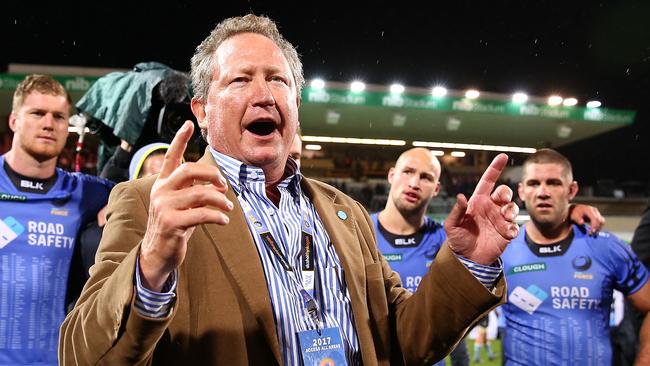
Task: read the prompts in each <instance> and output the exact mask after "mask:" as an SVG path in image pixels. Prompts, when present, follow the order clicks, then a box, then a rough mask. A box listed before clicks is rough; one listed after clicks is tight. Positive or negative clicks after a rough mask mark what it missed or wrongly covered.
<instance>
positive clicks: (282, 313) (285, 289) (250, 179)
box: [211, 149, 361, 365]
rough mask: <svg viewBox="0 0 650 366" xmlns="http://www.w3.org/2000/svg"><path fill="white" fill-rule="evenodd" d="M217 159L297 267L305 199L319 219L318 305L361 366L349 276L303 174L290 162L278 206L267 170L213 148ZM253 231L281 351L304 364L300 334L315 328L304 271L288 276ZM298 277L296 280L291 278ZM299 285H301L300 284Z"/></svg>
mask: <svg viewBox="0 0 650 366" xmlns="http://www.w3.org/2000/svg"><path fill="white" fill-rule="evenodd" d="M211 152H212V155H213V156H214V158H215V160H216V161H217V163H218V164H219V166H220V167H221V169H222V170H223V172H224V175H225V176H226V179H228V181H229V182H230V185H231V186H232V188H233V190H234V193H235V194H236V195H237V196H238V198H239V199H240V200H243V201H245V202H246V203H248V204H249V205H250V206H251V208H252V209H253V210H254V211H255V214H256V215H257V217H258V219H259V220H261V221H263V222H264V224H265V226H266V227H267V229H268V230H269V231H270V232H271V234H272V235H273V237H274V238H275V240H276V242H277V243H278V244H279V245H280V248H281V250H282V251H283V253H284V255H285V257H286V258H287V259H288V260H289V263H290V264H291V266H292V267H293V268H296V269H297V268H301V265H300V258H301V245H300V238H301V234H302V230H301V228H302V226H301V223H302V220H301V212H302V211H301V209H300V196H302V198H303V200H305V202H307V210H308V211H309V213H310V214H311V215H312V217H313V218H314V224H315V229H314V232H313V236H314V254H315V267H316V272H315V284H314V299H315V300H316V302H317V304H318V307H319V313H320V316H321V321H322V322H323V323H324V327H339V328H340V329H341V335H342V336H343V343H344V347H345V353H346V356H347V360H348V364H350V365H357V364H360V363H361V362H360V361H361V355H360V353H359V342H358V339H357V333H356V330H355V328H354V318H353V315H352V305H351V303H350V294H349V292H348V289H347V287H346V286H345V275H344V273H343V269H342V267H341V262H340V261H339V258H338V255H337V254H336V251H335V250H334V246H333V244H332V243H331V242H330V240H329V236H328V235H327V232H326V231H325V228H324V226H323V223H322V221H321V220H320V218H319V217H318V213H317V212H316V210H315V209H314V205H313V204H312V203H311V202H310V201H309V199H308V198H307V197H306V196H305V194H304V193H303V192H302V190H301V188H300V180H301V179H302V176H301V174H300V173H299V172H298V169H297V167H296V164H295V162H294V161H293V160H291V159H290V160H289V163H287V167H286V171H285V176H286V177H287V178H285V179H284V180H283V181H282V182H280V184H278V190H279V191H280V195H281V197H280V202H279V205H278V207H276V206H275V204H273V202H272V201H271V200H270V199H269V198H268V197H267V196H266V186H265V179H264V172H263V171H262V169H260V168H257V167H253V166H248V165H245V164H242V163H241V162H240V161H238V160H235V159H233V158H231V157H229V156H226V155H223V154H220V153H218V152H216V151H214V150H212V149H211ZM248 225H249V230H250V232H251V234H252V236H253V239H254V240H255V245H256V247H257V252H258V253H259V255H260V259H261V261H262V267H263V268H264V274H265V276H266V282H267V285H268V289H269V294H270V296H271V304H272V306H273V314H274V316H275V321H276V334H277V336H278V340H279V343H280V348H281V350H282V356H283V358H284V362H285V365H301V364H302V360H301V356H300V345H299V344H298V336H297V333H298V332H300V331H302V330H307V329H316V324H314V322H313V320H312V319H311V317H309V315H307V312H306V310H307V309H306V307H305V304H304V301H303V298H302V295H301V293H300V290H301V288H302V286H301V285H300V283H302V273H301V271H297V270H294V271H292V272H287V271H286V270H285V268H284V267H283V266H282V265H281V264H280V262H279V261H278V260H277V259H276V257H275V255H274V254H273V253H272V252H271V250H270V249H269V248H268V247H267V246H266V245H265V244H264V242H263V241H262V240H261V238H260V236H259V235H258V234H257V232H256V231H255V228H253V227H251V223H250V222H248ZM292 277H294V278H292ZM296 280H297V281H296Z"/></svg>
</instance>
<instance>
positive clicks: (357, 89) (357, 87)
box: [350, 80, 366, 93]
mask: <svg viewBox="0 0 650 366" xmlns="http://www.w3.org/2000/svg"><path fill="white" fill-rule="evenodd" d="M365 89H366V84H364V83H363V82H362V81H359V80H355V81H353V82H352V83H351V84H350V90H351V91H352V92H353V93H361V92H362V91H364V90H365Z"/></svg>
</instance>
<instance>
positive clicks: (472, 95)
mask: <svg viewBox="0 0 650 366" xmlns="http://www.w3.org/2000/svg"><path fill="white" fill-rule="evenodd" d="M479 95H481V93H479V91H478V90H476V89H470V90H468V91H466V92H465V98H467V99H476V98H478V96H479Z"/></svg>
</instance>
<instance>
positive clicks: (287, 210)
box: [135, 148, 501, 365]
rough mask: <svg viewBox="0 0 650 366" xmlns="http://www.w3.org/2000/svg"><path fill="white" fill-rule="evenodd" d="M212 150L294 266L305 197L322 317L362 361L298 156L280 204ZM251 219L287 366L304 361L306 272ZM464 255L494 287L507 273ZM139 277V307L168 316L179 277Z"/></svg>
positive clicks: (259, 179)
mask: <svg viewBox="0 0 650 366" xmlns="http://www.w3.org/2000/svg"><path fill="white" fill-rule="evenodd" d="M210 151H211V153H212V155H213V157H214V158H215V160H216V162H217V164H218V165H219V167H221V169H222V171H223V173H224V175H225V177H226V179H228V181H229V183H230V185H231V186H232V188H233V190H234V193H235V194H236V195H237V197H238V199H239V200H240V201H241V200H243V201H245V202H246V203H248V205H250V207H251V208H252V209H253V210H254V211H255V214H256V216H257V218H258V219H259V220H261V221H263V223H264V225H265V226H266V227H267V229H269V231H270V232H271V234H272V235H273V237H274V238H275V241H276V242H277V243H278V244H279V246H280V248H281V250H282V251H283V254H284V255H285V257H286V258H287V259H288V260H289V263H290V264H291V266H292V267H293V268H301V267H300V257H301V245H300V243H301V241H300V239H301V233H302V230H301V228H302V227H301V213H302V211H301V208H300V197H301V196H302V198H303V200H304V202H306V203H307V210H308V211H309V212H310V213H311V215H312V217H313V219H314V223H315V229H314V232H313V239H314V254H315V267H316V268H315V269H316V272H315V285H314V291H313V293H314V299H315V300H316V302H317V304H318V309H319V314H320V318H321V321H322V322H323V325H324V327H339V328H340V329H341V335H342V337H343V343H344V347H345V354H346V356H347V361H348V364H349V365H358V364H361V354H360V349H359V341H358V338H357V333H356V329H355V327H354V316H353V314H352V305H351V302H350V294H349V292H348V289H347V286H346V281H345V274H344V272H343V268H342V266H341V263H340V261H339V258H338V255H337V254H336V251H335V249H334V246H333V244H332V243H331V242H330V240H329V236H328V235H327V232H326V231H325V228H324V226H323V223H322V221H321V219H320V217H319V216H318V213H317V212H316V210H315V209H314V205H313V204H312V203H311V201H310V200H309V198H308V197H307V196H306V195H305V194H304V193H303V192H302V190H301V187H300V181H301V179H302V175H301V174H300V172H299V171H298V169H297V166H296V164H295V162H294V161H293V160H292V159H289V160H288V163H287V166H286V168H285V177H286V178H285V179H284V180H283V181H282V182H281V183H280V184H278V190H279V192H280V195H281V197H280V202H279V206H278V207H276V206H275V204H274V203H273V202H272V201H271V200H270V199H269V198H268V197H267V196H266V187H265V178H264V172H263V171H262V169H260V168H257V167H254V166H248V165H245V164H243V163H242V162H240V161H238V160H236V159H233V158H231V157H229V156H226V155H224V154H221V153H219V152H217V151H215V150H213V149H212V148H210ZM247 222H248V225H249V230H250V232H251V235H252V236H253V239H254V241H255V246H256V248H257V252H258V254H259V256H260V260H261V261H262V267H263V268H264V274H265V277H266V282H267V286H268V290H269V294H270V297H271V304H272V307H273V314H274V316H275V322H276V334H277V336H278V341H279V344H280V349H281V350H282V356H283V359H284V363H285V365H302V360H301V355H300V346H299V343H298V336H297V333H298V332H300V331H302V330H308V329H316V324H314V321H313V320H312V319H311V317H310V316H309V315H308V314H307V311H306V306H305V303H304V301H303V298H302V295H301V293H300V290H301V288H302V286H301V285H300V283H302V281H301V280H302V278H301V277H302V273H301V271H296V270H294V271H292V272H287V271H286V270H285V268H284V267H283V266H282V265H281V264H280V262H279V261H278V260H277V259H276V257H275V255H274V254H273V253H272V252H271V250H270V249H269V248H268V247H267V246H266V245H265V244H264V242H263V241H262V240H261V238H260V236H259V235H258V234H257V232H256V230H255V229H254V228H253V227H251V223H250V222H249V221H247ZM459 259H460V260H461V262H462V263H463V264H464V265H465V266H466V267H467V268H468V269H469V270H470V271H471V272H472V273H473V274H474V275H475V276H476V277H477V278H478V279H479V280H480V281H481V282H482V283H483V284H484V285H486V286H487V287H488V288H489V287H491V286H493V284H494V282H495V280H496V279H497V278H498V276H499V274H500V273H501V268H500V267H499V268H498V269H497V268H493V267H487V266H482V265H480V264H476V263H474V262H472V261H469V260H467V259H465V258H462V257H459ZM136 265H137V262H136ZM139 277H140V273H139V270H137V269H136V300H135V306H136V310H137V311H138V312H139V313H140V314H142V315H144V316H149V317H164V316H165V315H168V312H169V309H170V308H171V304H172V303H173V301H174V294H173V291H174V289H175V287H176V278H177V276H176V275H174V276H171V277H170V281H168V283H167V285H166V286H165V288H166V289H169V290H166V291H164V293H160V294H159V296H156V295H157V294H156V293H154V292H152V291H149V290H147V289H146V288H144V287H143V286H142V285H141V282H140V278H139ZM292 277H294V278H292ZM296 280H297V281H296Z"/></svg>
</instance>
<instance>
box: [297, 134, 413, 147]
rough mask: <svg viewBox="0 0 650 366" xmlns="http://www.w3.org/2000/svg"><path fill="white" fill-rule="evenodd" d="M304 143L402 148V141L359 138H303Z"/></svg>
mask: <svg viewBox="0 0 650 366" xmlns="http://www.w3.org/2000/svg"><path fill="white" fill-rule="evenodd" d="M302 141H305V142H325V143H334V144H357V145H384V146H404V145H406V141H404V140H390V139H367V138H359V137H331V136H303V137H302Z"/></svg>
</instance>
